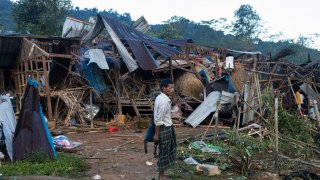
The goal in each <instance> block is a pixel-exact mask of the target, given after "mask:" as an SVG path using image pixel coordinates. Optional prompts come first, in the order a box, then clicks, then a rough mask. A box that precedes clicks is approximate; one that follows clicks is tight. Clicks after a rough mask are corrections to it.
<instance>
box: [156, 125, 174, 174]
mask: <svg viewBox="0 0 320 180" xmlns="http://www.w3.org/2000/svg"><path fill="white" fill-rule="evenodd" d="M176 148H177V144H176V136H175V133H174V129H173V127H171V126H169V127H166V126H163V125H162V126H160V134H159V159H158V171H164V170H165V169H167V168H169V167H171V166H172V165H174V163H175V160H176Z"/></svg>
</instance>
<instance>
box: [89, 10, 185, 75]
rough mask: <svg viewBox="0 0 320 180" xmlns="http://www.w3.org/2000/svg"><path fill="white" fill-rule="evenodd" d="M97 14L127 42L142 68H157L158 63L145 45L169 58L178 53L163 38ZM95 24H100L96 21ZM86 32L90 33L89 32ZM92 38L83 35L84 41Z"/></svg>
mask: <svg viewBox="0 0 320 180" xmlns="http://www.w3.org/2000/svg"><path fill="white" fill-rule="evenodd" d="M97 16H98V18H97V19H99V18H103V19H104V21H106V22H107V23H108V24H109V25H110V26H111V28H112V30H113V31H114V32H115V33H116V35H117V36H118V37H119V39H121V40H122V41H124V42H127V43H128V45H129V47H130V48H131V50H132V53H133V55H134V57H135V60H136V61H137V62H138V64H139V66H140V67H141V68H142V69H143V70H152V69H155V68H158V63H157V62H156V61H155V60H154V57H152V54H151V53H150V52H149V50H148V48H147V46H149V47H151V48H152V49H154V50H155V51H156V52H158V53H159V54H160V55H161V56H163V57H164V58H169V57H171V56H173V55H175V54H179V53H180V52H179V51H178V50H176V49H175V48H173V47H171V46H169V45H168V43H167V42H166V41H165V40H162V39H157V38H154V37H151V36H149V35H146V34H144V33H142V32H140V31H138V30H136V29H134V28H132V27H128V26H126V25H124V24H122V23H120V22H118V21H116V20H114V19H113V18H111V17H102V16H101V15H99V14H98V15H97ZM95 26H101V25H99V24H97V23H96V24H95ZM93 30H94V28H92V29H91V30H90V31H93ZM88 34H90V32H89V33H88ZM94 35H96V34H94ZM93 38H95V37H93V36H92V37H84V39H85V41H86V42H88V41H91V40H92V39H93ZM146 45H147V46H146Z"/></svg>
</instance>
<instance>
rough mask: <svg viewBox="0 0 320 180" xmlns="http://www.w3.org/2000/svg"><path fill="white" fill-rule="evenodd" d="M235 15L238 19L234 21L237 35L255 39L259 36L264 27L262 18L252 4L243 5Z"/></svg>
mask: <svg viewBox="0 0 320 180" xmlns="http://www.w3.org/2000/svg"><path fill="white" fill-rule="evenodd" d="M234 17H235V18H236V21H235V22H234V23H233V27H232V32H233V33H234V35H235V36H236V37H238V38H239V37H240V38H245V39H255V38H257V37H258V36H259V34H260V32H261V29H262V25H261V18H260V16H259V15H258V13H257V12H256V11H255V10H253V8H252V6H251V5H248V4H244V5H241V6H240V8H239V9H238V10H236V11H235V13H234Z"/></svg>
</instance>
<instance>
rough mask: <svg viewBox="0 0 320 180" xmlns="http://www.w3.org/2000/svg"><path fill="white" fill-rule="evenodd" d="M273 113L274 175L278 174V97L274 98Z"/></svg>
mask: <svg viewBox="0 0 320 180" xmlns="http://www.w3.org/2000/svg"><path fill="white" fill-rule="evenodd" d="M274 104H275V112H274V121H275V123H274V129H275V135H276V144H275V161H274V167H275V170H276V173H277V174H278V171H279V168H278V160H279V159H278V158H279V157H278V156H279V132H278V97H276V98H275V103H274Z"/></svg>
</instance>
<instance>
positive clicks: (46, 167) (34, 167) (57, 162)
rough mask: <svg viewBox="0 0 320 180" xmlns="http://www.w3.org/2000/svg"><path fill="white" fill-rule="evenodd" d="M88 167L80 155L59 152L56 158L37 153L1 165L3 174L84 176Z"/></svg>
mask: <svg viewBox="0 0 320 180" xmlns="http://www.w3.org/2000/svg"><path fill="white" fill-rule="evenodd" d="M87 168H88V166H87V164H86V163H85V161H84V160H83V159H81V158H80V157H76V156H75V155H72V154H66V153H58V154H57V157H56V158H55V159H49V158H47V157H46V156H45V155H44V154H42V153H39V154H35V155H33V156H31V157H29V158H27V159H25V160H23V161H18V162H15V163H9V162H8V163H5V164H3V165H2V166H1V167H0V173H2V175H3V176H30V175H33V176H60V177H71V178H76V177H82V176H83V175H85V174H84V173H85V171H86V169H87Z"/></svg>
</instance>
